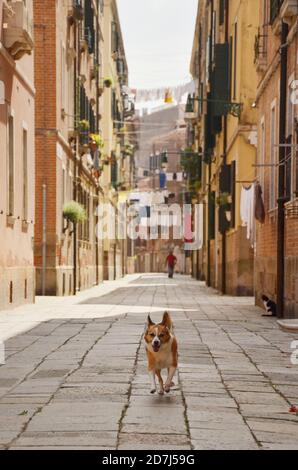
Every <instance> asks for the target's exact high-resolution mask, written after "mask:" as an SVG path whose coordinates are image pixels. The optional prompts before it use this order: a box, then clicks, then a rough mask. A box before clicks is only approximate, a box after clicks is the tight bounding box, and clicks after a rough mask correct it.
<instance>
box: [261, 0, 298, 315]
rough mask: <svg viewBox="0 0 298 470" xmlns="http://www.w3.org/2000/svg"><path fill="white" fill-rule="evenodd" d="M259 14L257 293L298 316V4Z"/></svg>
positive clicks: (272, 5) (276, 5) (277, 4)
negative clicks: (261, 221) (262, 206)
mask: <svg viewBox="0 0 298 470" xmlns="http://www.w3.org/2000/svg"><path fill="white" fill-rule="evenodd" d="M259 10H260V11H259V17H260V21H259V30H258V35H257V41H256V49H255V66H256V70H257V72H258V88H257V94H256V105H257V109H258V112H259V125H258V167H257V177H258V179H259V181H260V182H261V183H262V185H263V187H264V191H263V193H264V203H265V212H266V219H265V223H264V224H263V225H259V226H258V227H257V244H256V267H255V275H256V282H255V289H256V292H255V295H256V302H257V303H258V304H260V303H261V296H262V295H263V294H265V295H267V296H268V297H269V298H271V299H273V300H274V301H276V302H277V304H278V313H279V315H280V316H285V317H298V208H297V207H298V199H297V196H298V173H297V170H298V152H297V143H298V140H297V137H298V111H297V104H298V100H297V97H298V94H297V79H298V76H297V64H298V55H297V54H298V49H297V40H298V37H297V24H298V2H297V1H296V0H294V1H289V0H285V1H270V0H264V1H262V2H260V5H259Z"/></svg>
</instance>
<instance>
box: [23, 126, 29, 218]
mask: <svg viewBox="0 0 298 470" xmlns="http://www.w3.org/2000/svg"><path fill="white" fill-rule="evenodd" d="M23 220H28V132H27V130H26V129H23Z"/></svg>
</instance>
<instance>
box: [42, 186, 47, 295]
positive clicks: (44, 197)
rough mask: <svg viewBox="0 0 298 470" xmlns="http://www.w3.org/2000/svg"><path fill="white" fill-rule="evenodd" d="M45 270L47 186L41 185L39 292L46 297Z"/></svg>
mask: <svg viewBox="0 0 298 470" xmlns="http://www.w3.org/2000/svg"><path fill="white" fill-rule="evenodd" d="M46 270H47V185H46V184H45V183H44V184H43V185H42V277H41V291H42V295H46Z"/></svg>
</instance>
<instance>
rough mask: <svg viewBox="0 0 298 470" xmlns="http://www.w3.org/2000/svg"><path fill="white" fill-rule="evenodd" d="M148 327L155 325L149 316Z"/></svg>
mask: <svg viewBox="0 0 298 470" xmlns="http://www.w3.org/2000/svg"><path fill="white" fill-rule="evenodd" d="M147 325H148V326H152V325H154V322H153V321H152V320H151V318H150V315H148V318H147Z"/></svg>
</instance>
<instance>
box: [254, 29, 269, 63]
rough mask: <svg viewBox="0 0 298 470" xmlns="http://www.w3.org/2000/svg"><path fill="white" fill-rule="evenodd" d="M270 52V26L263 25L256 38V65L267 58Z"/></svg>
mask: <svg viewBox="0 0 298 470" xmlns="http://www.w3.org/2000/svg"><path fill="white" fill-rule="evenodd" d="M267 52H268V25H263V26H261V27H260V28H259V29H258V34H257V36H256V38H255V64H256V63H257V62H259V61H263V60H265V59H266V58H267Z"/></svg>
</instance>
